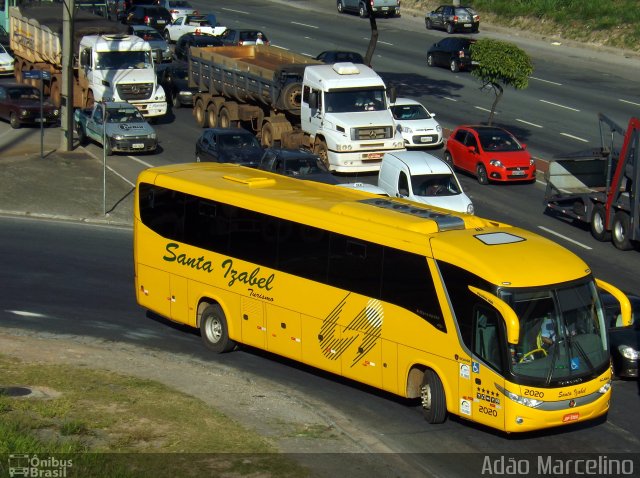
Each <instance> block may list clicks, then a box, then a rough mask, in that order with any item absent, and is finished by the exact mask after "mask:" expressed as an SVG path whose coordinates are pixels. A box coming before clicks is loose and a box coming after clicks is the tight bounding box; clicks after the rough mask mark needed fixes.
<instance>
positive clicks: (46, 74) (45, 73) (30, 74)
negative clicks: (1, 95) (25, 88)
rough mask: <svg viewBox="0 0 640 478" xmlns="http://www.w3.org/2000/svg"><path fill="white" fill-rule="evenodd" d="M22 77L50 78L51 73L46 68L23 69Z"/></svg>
mask: <svg viewBox="0 0 640 478" xmlns="http://www.w3.org/2000/svg"><path fill="white" fill-rule="evenodd" d="M22 77H23V78H24V79H25V80H50V79H51V73H49V72H48V71H44V70H30V71H23V72H22Z"/></svg>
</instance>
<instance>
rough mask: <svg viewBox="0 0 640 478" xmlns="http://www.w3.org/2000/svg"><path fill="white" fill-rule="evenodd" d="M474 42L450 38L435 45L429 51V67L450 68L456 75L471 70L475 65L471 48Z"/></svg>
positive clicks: (466, 39)
mask: <svg viewBox="0 0 640 478" xmlns="http://www.w3.org/2000/svg"><path fill="white" fill-rule="evenodd" d="M474 42H475V40H470V39H468V38H462V37H450V38H445V39H444V40H441V41H439V42H437V43H434V44H433V45H432V46H431V48H429V50H428V51H427V65H429V66H444V67H445V68H447V67H448V68H449V69H450V70H451V71H452V72H454V73H457V72H458V71H460V70H470V69H471V68H472V67H473V65H474V64H475V63H474V62H473V60H472V59H471V48H470V47H471V45H472V44H473V43H474Z"/></svg>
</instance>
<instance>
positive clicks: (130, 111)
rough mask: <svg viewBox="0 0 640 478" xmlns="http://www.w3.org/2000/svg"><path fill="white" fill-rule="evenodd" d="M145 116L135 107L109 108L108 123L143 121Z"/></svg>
mask: <svg viewBox="0 0 640 478" xmlns="http://www.w3.org/2000/svg"><path fill="white" fill-rule="evenodd" d="M144 121H145V119H144V117H143V116H142V115H141V114H140V112H139V111H138V110H137V109H135V108H119V109H108V110H107V123H143V122H144Z"/></svg>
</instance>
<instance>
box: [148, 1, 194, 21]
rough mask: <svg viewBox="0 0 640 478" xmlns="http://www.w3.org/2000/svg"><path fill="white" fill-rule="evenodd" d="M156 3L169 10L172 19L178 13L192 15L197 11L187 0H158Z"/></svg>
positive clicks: (177, 15) (176, 16) (178, 14)
mask: <svg viewBox="0 0 640 478" xmlns="http://www.w3.org/2000/svg"><path fill="white" fill-rule="evenodd" d="M157 4H158V5H159V6H161V7H164V8H166V9H167V10H169V13H170V14H171V18H172V19H174V20H175V19H176V18H178V17H179V16H180V15H194V14H197V13H198V11H197V10H196V9H195V8H193V7H192V6H191V4H190V3H189V2H187V0H158V2H157Z"/></svg>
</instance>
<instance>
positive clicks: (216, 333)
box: [200, 304, 236, 354]
mask: <svg viewBox="0 0 640 478" xmlns="http://www.w3.org/2000/svg"><path fill="white" fill-rule="evenodd" d="M200 335H201V337H202V341H203V342H204V345H205V347H207V348H208V349H209V350H213V351H214V352H215V353H217V354H221V353H225V352H229V351H231V350H233V348H234V347H235V346H236V343H235V342H234V341H233V340H231V339H230V338H229V328H228V327H227V318H226V317H225V316H224V312H222V308H221V307H220V306H219V305H218V304H212V305H209V306H207V308H206V309H204V311H203V312H202V318H201V319H200Z"/></svg>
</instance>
